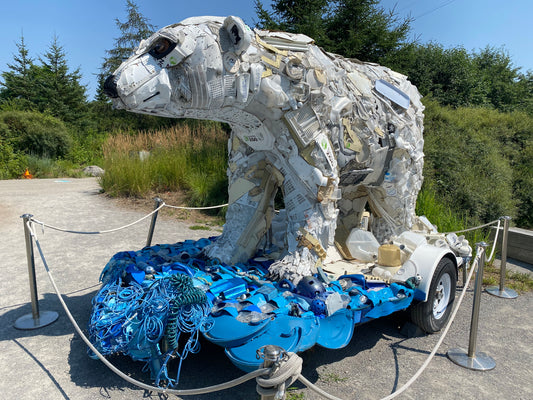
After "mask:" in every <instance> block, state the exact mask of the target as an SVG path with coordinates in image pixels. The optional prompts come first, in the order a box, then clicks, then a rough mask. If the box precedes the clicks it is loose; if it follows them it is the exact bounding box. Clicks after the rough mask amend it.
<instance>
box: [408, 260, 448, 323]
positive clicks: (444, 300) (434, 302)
mask: <svg viewBox="0 0 533 400" xmlns="http://www.w3.org/2000/svg"><path fill="white" fill-rule="evenodd" d="M456 286H457V273H456V270H455V265H454V264H453V261H452V260H450V259H449V258H447V257H444V258H442V259H441V260H440V261H439V264H438V265H437V268H436V269H435V273H434V274H433V279H432V280H431V285H430V287H429V294H428V299H427V301H425V302H423V303H418V304H415V305H413V306H412V307H411V319H412V320H413V322H414V323H415V324H416V325H418V326H419V327H420V328H421V329H422V330H424V331H425V332H427V333H435V332H438V331H440V330H441V329H442V328H443V327H444V325H446V322H448V318H449V316H450V313H451V312H452V308H453V302H454V300H455V288H456Z"/></svg>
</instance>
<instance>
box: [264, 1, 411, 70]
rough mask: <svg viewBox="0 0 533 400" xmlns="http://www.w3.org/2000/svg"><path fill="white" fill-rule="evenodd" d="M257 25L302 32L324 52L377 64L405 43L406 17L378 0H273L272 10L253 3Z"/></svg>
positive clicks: (408, 21) (407, 24)
mask: <svg viewBox="0 0 533 400" xmlns="http://www.w3.org/2000/svg"><path fill="white" fill-rule="evenodd" d="M255 4H256V5H255V7H256V12H257V16H258V17H259V22H258V26H259V27H260V28H263V29H271V30H283V31H288V32H294V33H303V34H306V35H308V36H310V37H311V38H313V39H314V40H315V42H316V44H317V45H319V46H321V47H323V48H324V49H325V50H327V51H330V52H333V53H337V54H341V55H343V56H345V57H348V58H358V59H360V60H363V61H372V62H379V61H380V60H381V59H382V58H383V57H384V56H385V55H386V54H388V53H390V52H395V51H397V50H398V49H399V48H400V47H401V46H402V45H403V44H405V43H406V42H407V40H406V38H407V34H408V33H409V30H410V23H411V20H410V19H409V18H407V19H404V20H400V19H399V18H398V16H397V14H396V13H395V11H394V10H389V11H387V10H385V9H383V8H382V7H380V6H379V1H378V0H310V1H308V0H305V1H304V0H273V1H272V5H271V8H272V11H269V10H267V9H266V8H265V7H264V6H263V4H262V3H261V1H260V0H256V3H255Z"/></svg>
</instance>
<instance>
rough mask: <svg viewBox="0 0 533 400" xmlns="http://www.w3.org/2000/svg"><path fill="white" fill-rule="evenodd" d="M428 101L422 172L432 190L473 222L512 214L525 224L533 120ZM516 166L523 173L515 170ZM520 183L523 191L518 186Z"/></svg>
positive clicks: (517, 114)
mask: <svg viewBox="0 0 533 400" xmlns="http://www.w3.org/2000/svg"><path fill="white" fill-rule="evenodd" d="M424 103H425V104H426V107H427V108H426V112H425V114H426V118H425V131H424V132H425V133H424V138H425V146H424V153H425V155H426V158H425V160H426V162H425V166H424V175H425V179H426V183H427V184H428V185H429V188H430V189H432V190H434V191H435V194H436V196H438V197H439V198H440V199H442V201H443V202H444V203H445V204H447V205H449V206H450V208H451V209H452V210H453V211H454V212H456V213H459V215H464V216H465V217H468V220H469V221H470V222H471V223H477V222H488V221H491V220H494V219H496V218H498V217H500V216H503V215H510V216H513V217H515V220H514V221H515V223H516V224H517V225H519V226H521V225H522V226H523V225H524V224H526V223H527V217H526V216H525V215H530V214H531V203H530V197H528V195H529V194H531V189H530V188H531V187H532V186H531V184H532V183H533V179H532V177H531V162H530V161H529V160H530V158H528V157H527V156H525V155H524V154H527V151H531V150H530V149H529V147H528V146H529V143H530V142H529V141H530V140H531V138H532V137H533V118H532V117H530V116H528V115H527V114H524V113H518V112H516V113H501V112H498V111H496V110H491V109H487V108H478V109H474V108H458V109H455V110H454V109H452V108H449V107H442V106H439V105H438V104H437V103H436V102H435V101H430V100H425V102H424ZM528 149H529V150H528ZM524 150H525V152H524ZM518 165H520V166H521V167H522V173H518V174H517V172H518V171H520V170H518V169H516V168H517V166H518ZM521 179H524V180H525V181H524V183H525V184H524V185H523V186H522V184H521V182H522V181H521ZM526 181H527V182H526ZM517 186H521V187H524V190H523V191H520V190H514V189H515V188H516V187H517ZM518 206H520V207H518ZM528 207H529V209H528ZM524 209H528V210H529V211H526V212H525V213H524V211H523V210H524Z"/></svg>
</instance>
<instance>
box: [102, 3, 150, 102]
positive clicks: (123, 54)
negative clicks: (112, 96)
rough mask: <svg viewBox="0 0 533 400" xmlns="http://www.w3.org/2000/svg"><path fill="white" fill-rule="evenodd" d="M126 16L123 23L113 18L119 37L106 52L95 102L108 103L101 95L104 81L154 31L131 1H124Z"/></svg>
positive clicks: (105, 97)
mask: <svg viewBox="0 0 533 400" xmlns="http://www.w3.org/2000/svg"><path fill="white" fill-rule="evenodd" d="M126 14H127V16H128V17H127V20H126V21H125V22H122V21H120V20H119V19H118V18H115V24H116V26H117V28H118V30H119V31H120V33H121V35H120V36H119V37H118V38H116V39H115V45H114V47H113V48H112V49H111V50H106V57H104V62H103V63H102V67H101V68H100V73H99V74H98V88H97V90H96V101H100V102H102V101H104V102H107V101H108V99H107V96H105V95H104V93H103V82H104V81H105V79H106V78H107V77H108V76H109V75H111V74H112V73H113V71H115V70H116V69H117V68H118V67H119V66H120V64H121V63H122V62H123V61H124V60H127V59H128V58H129V57H130V56H131V55H132V54H133V52H134V51H135V49H136V48H137V46H138V45H139V43H140V41H141V40H143V39H146V38H148V37H150V35H152V33H154V32H155V30H156V28H155V26H154V25H152V24H150V22H149V19H148V18H146V17H144V16H143V15H142V14H141V12H140V11H139V6H137V4H135V2H134V1H133V0H126Z"/></svg>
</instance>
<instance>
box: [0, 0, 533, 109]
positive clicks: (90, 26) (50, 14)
mask: <svg viewBox="0 0 533 400" xmlns="http://www.w3.org/2000/svg"><path fill="white" fill-rule="evenodd" d="M125 3H126V1H125V0H90V1H87V0H84V1H80V0H46V1H44V0H40V1H39V0H0V37H1V38H2V39H1V43H2V46H1V48H0V71H6V70H7V69H8V67H7V63H10V62H11V61H12V59H13V54H15V53H17V48H16V43H17V42H19V40H20V37H21V35H22V33H23V34H24V39H25V42H26V45H27V47H28V49H29V51H30V56H31V57H33V58H37V57H38V56H39V55H42V54H43V53H44V52H46V50H47V49H48V46H49V44H50V42H51V40H52V38H53V36H54V34H55V35H57V36H58V38H59V43H60V44H61V45H62V46H63V48H64V50H65V52H66V53H67V60H68V63H69V67H70V68H71V70H72V69H74V68H77V67H80V69H81V73H82V76H83V78H82V83H83V84H85V85H87V89H88V90H87V93H88V96H89V99H92V98H93V96H94V92H95V89H96V78H95V74H96V73H98V69H99V67H100V65H101V63H102V58H103V57H104V56H105V50H106V49H110V48H112V47H113V44H114V39H115V38H116V37H118V36H119V35H120V32H119V31H118V29H117V27H116V24H115V18H119V19H120V20H121V21H124V20H125V19H126V13H125ZM136 3H137V5H138V6H139V8H140V11H141V13H142V14H143V15H144V16H145V17H147V18H148V19H149V20H150V22H151V23H152V24H153V25H155V26H156V27H163V26H166V25H169V24H172V23H174V22H178V21H180V20H182V19H184V18H187V17H190V16H195V15H222V16H225V15H237V16H240V17H241V18H243V19H244V20H245V22H247V23H248V24H250V25H253V24H254V21H255V20H256V15H255V10H254V1H253V0H226V1H220V0H217V1H214V0H197V1H182V0H173V1H169V0H137V1H136ZM263 3H264V4H265V5H268V4H270V3H269V0H264V1H263ZM381 4H382V6H383V7H385V8H386V9H390V8H392V7H394V6H396V10H397V12H398V14H399V15H400V16H407V15H411V17H413V18H415V20H414V22H413V23H412V25H411V26H412V31H411V35H413V37H417V38H418V40H419V42H420V43H426V42H429V41H434V42H437V43H441V44H442V45H444V46H445V47H455V46H463V47H465V48H466V49H467V50H479V49H481V48H484V47H486V46H487V45H491V46H495V47H497V48H500V47H503V48H505V50H506V51H507V52H508V53H509V55H510V56H511V59H512V60H513V63H514V66H515V67H521V68H522V71H523V72H525V71H527V70H533V34H532V25H533V24H532V22H531V15H533V1H532V0H509V1H506V2H501V1H496V0H382V1H381Z"/></svg>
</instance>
